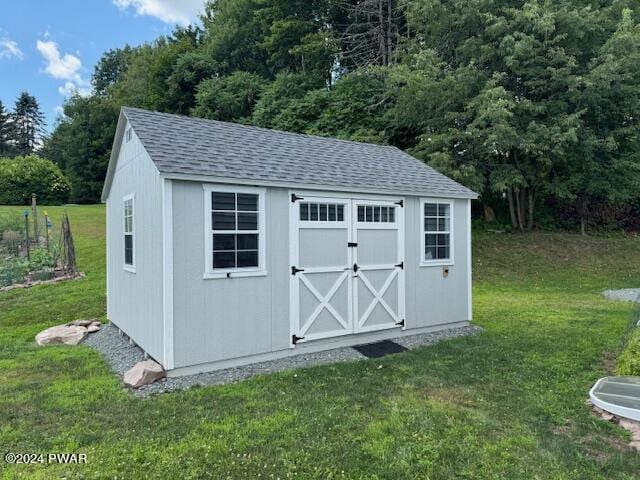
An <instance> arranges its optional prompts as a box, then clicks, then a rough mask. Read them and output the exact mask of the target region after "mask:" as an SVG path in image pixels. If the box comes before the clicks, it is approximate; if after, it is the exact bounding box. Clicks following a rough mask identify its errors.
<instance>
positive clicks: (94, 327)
mask: <svg viewBox="0 0 640 480" xmlns="http://www.w3.org/2000/svg"><path fill="white" fill-rule="evenodd" d="M98 330H100V325H96V324H94V323H92V324H91V325H89V326H88V327H87V332H89V333H94V332H97V331H98Z"/></svg>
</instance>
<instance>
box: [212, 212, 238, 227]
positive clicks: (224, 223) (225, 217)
mask: <svg viewBox="0 0 640 480" xmlns="http://www.w3.org/2000/svg"><path fill="white" fill-rule="evenodd" d="M211 215H212V218H213V221H212V225H213V229H214V230H235V229H236V214H235V213H233V212H213V213H212V214H211Z"/></svg>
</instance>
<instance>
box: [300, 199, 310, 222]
mask: <svg viewBox="0 0 640 480" xmlns="http://www.w3.org/2000/svg"><path fill="white" fill-rule="evenodd" d="M300 220H302V221H304V222H306V221H307V220H309V204H308V203H301V204H300Z"/></svg>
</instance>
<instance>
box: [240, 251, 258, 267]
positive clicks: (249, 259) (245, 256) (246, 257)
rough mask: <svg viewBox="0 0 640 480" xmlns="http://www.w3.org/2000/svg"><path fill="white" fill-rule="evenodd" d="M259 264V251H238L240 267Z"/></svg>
mask: <svg viewBox="0 0 640 480" xmlns="http://www.w3.org/2000/svg"><path fill="white" fill-rule="evenodd" d="M257 266H258V251H257V250H249V251H245V252H238V268H242V267H257Z"/></svg>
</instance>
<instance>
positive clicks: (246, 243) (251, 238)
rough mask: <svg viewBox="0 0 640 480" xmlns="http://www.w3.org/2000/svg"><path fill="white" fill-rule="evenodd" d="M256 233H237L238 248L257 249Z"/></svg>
mask: <svg viewBox="0 0 640 480" xmlns="http://www.w3.org/2000/svg"><path fill="white" fill-rule="evenodd" d="M257 249H258V234H257V233H243V234H240V235H238V250H257Z"/></svg>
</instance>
